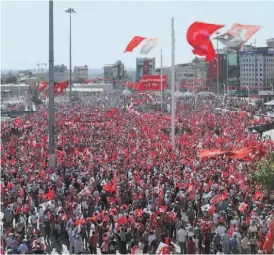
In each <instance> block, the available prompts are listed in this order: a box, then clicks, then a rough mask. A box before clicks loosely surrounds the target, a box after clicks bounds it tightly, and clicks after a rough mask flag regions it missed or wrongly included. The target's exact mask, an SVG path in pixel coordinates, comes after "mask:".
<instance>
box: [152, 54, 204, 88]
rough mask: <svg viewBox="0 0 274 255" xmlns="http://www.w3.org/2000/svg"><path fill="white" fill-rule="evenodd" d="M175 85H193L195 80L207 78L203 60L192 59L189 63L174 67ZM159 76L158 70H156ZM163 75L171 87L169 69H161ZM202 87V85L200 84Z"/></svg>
mask: <svg viewBox="0 0 274 255" xmlns="http://www.w3.org/2000/svg"><path fill="white" fill-rule="evenodd" d="M174 69H175V84H176V86H178V85H179V84H181V83H188V84H190V83H193V84H195V82H196V80H198V79H201V80H202V79H204V78H206V77H207V64H206V62H204V61H203V60H200V59H198V58H197V59H194V60H193V61H192V62H190V63H186V64H178V65H175V67H174ZM156 72H157V74H158V75H159V74H160V69H157V70H156ZM163 75H166V76H167V85H168V87H169V88H170V87H171V79H172V77H171V67H163ZM200 85H203V84H200Z"/></svg>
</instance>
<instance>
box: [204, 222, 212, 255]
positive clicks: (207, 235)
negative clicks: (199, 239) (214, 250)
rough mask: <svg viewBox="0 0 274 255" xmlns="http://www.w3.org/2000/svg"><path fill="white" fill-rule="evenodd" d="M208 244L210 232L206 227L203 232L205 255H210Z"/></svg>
mask: <svg viewBox="0 0 274 255" xmlns="http://www.w3.org/2000/svg"><path fill="white" fill-rule="evenodd" d="M210 243H211V231H210V229H209V227H208V226H207V227H206V228H205V231H204V244H205V251H204V253H205V254H209V253H210Z"/></svg>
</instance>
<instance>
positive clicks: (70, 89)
mask: <svg viewBox="0 0 274 255" xmlns="http://www.w3.org/2000/svg"><path fill="white" fill-rule="evenodd" d="M65 12H67V13H69V102H70V103H71V91H72V80H71V14H72V13H76V11H74V9H72V8H68V9H67V10H66V11H65Z"/></svg>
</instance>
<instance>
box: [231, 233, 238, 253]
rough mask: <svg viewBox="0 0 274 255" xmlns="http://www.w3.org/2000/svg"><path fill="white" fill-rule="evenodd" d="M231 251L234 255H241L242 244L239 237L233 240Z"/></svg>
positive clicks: (235, 236)
mask: <svg viewBox="0 0 274 255" xmlns="http://www.w3.org/2000/svg"><path fill="white" fill-rule="evenodd" d="M231 251H232V253H233V254H239V253H240V243H239V239H238V237H237V235H234V236H233V238H232V239H231Z"/></svg>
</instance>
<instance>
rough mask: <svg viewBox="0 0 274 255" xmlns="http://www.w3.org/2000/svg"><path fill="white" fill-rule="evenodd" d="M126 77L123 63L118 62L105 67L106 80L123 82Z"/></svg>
mask: <svg viewBox="0 0 274 255" xmlns="http://www.w3.org/2000/svg"><path fill="white" fill-rule="evenodd" d="M124 75H125V67H124V64H123V63H122V61H120V60H118V61H116V63H114V64H112V65H105V66H104V79H114V80H121V79H123V78H124Z"/></svg>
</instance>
